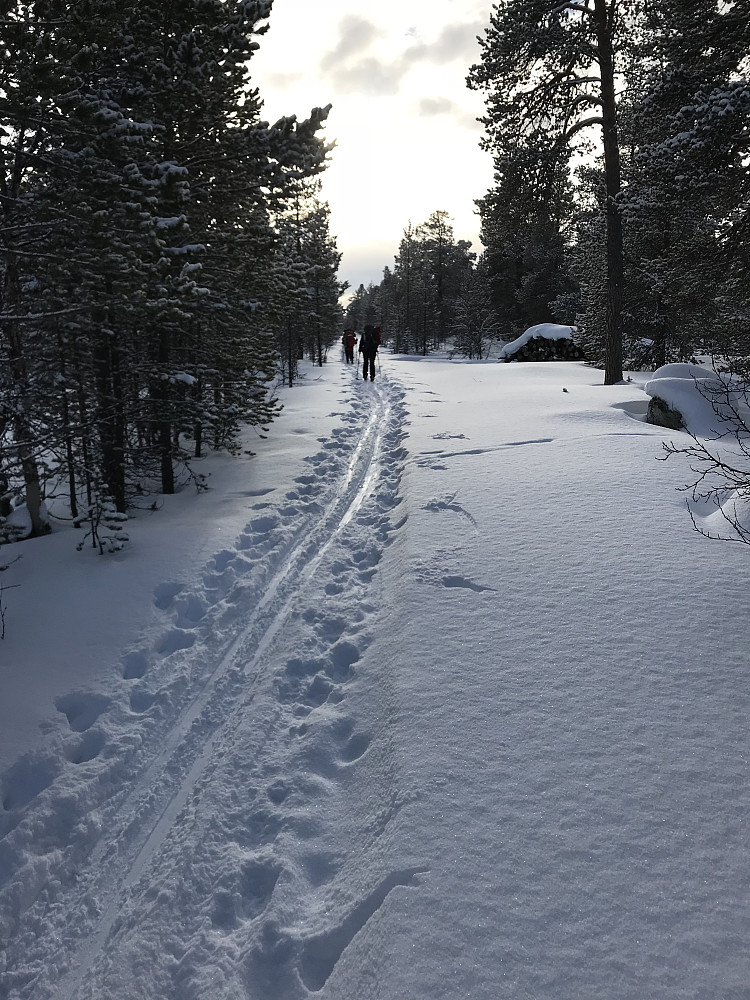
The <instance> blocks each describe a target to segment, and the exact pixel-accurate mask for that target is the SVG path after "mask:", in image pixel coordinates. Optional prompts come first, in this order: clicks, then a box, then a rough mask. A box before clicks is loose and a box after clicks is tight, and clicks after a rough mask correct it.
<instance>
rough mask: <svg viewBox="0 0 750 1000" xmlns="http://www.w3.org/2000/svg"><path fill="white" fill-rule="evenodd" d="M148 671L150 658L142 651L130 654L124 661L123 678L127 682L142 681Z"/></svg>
mask: <svg viewBox="0 0 750 1000" xmlns="http://www.w3.org/2000/svg"><path fill="white" fill-rule="evenodd" d="M147 670H148V657H147V655H146V653H145V652H144V651H143V650H141V649H138V650H135V651H134V652H132V653H128V654H127V656H126V657H125V659H124V660H123V664H122V676H123V678H124V679H125V680H126V681H137V680H140V679H141V677H143V675H144V674H145V673H146V671H147Z"/></svg>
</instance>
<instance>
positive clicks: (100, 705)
mask: <svg viewBox="0 0 750 1000" xmlns="http://www.w3.org/2000/svg"><path fill="white" fill-rule="evenodd" d="M109 705H110V700H109V698H105V697H104V695H100V694H82V693H78V692H75V693H73V694H65V695H62V696H61V697H60V698H58V699H57V701H56V702H55V708H56V709H57V711H58V712H62V714H63V715H64V716H65V718H66V719H67V720H68V725H69V726H70V728H71V729H72V730H73V732H74V733H84V732H85V731H86V730H87V729H90V728H91V727H92V726H93V725H94V723H95V722H96V720H97V719H98V718H99V716H100V715H101V714H102V712H105V711H106V710H107V709H108V708H109Z"/></svg>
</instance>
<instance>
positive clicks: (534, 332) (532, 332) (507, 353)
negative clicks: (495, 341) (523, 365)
mask: <svg viewBox="0 0 750 1000" xmlns="http://www.w3.org/2000/svg"><path fill="white" fill-rule="evenodd" d="M574 329H575V327H572V326H562V325H560V324H558V323H539V324H538V325H537V326H531V327H529V329H528V330H526V331H525V332H524V333H522V334H521V336H520V337H518V338H517V339H516V340H514V341H513V342H512V343H510V344H506V345H505V347H503V349H502V350H501V351H500V360H501V361H506V362H507V361H582V360H583V359H584V355H583V351H582V350H581V349H580V347H579V346H578V345H577V344H576V343H575V341H574V340H573V330H574Z"/></svg>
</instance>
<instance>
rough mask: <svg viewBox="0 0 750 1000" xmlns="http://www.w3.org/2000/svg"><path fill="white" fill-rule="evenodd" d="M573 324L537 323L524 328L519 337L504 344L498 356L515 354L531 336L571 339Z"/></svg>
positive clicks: (543, 338) (545, 338)
mask: <svg viewBox="0 0 750 1000" xmlns="http://www.w3.org/2000/svg"><path fill="white" fill-rule="evenodd" d="M573 330H575V327H574V326H563V325H561V324H560V323H537V325H536V326H530V327H529V328H528V330H524V332H523V333H522V334H521V336H520V337H517V338H516V339H515V340H514V341H512V342H511V343H510V344H506V345H505V347H503V349H502V350H501V351H500V358H509V357H511V356H512V355H513V354H516V353H517V352H518V351H519V350H520V349H521V348H522V347H525V345H526V344H528V342H529V341H530V340H531V339H532V338H535V337H536V338H539V339H540V340H572V339H573Z"/></svg>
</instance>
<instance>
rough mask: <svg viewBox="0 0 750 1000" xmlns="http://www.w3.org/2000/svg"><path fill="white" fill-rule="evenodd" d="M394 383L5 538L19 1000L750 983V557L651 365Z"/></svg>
mask: <svg viewBox="0 0 750 1000" xmlns="http://www.w3.org/2000/svg"><path fill="white" fill-rule="evenodd" d="M382 367H383V372H382V376H380V377H379V378H378V379H377V380H376V381H375V383H373V384H371V383H369V382H368V383H363V382H361V381H357V380H356V379H355V376H354V372H353V371H352V369H351V368H346V367H345V366H339V365H338V364H337V363H331V364H328V365H327V366H326V367H325V368H324V369H322V371H321V370H317V369H309V370H308V379H307V380H306V382H305V384H304V385H303V386H301V387H298V388H295V389H294V390H293V391H292V392H290V393H288V395H287V407H286V409H285V411H284V413H283V414H282V416H281V418H280V420H279V421H278V423H277V424H276V425H274V428H273V430H272V434H271V437H270V438H269V439H268V440H266V441H259V442H251V446H252V447H253V449H254V450H255V451H257V452H258V455H257V457H255V458H253V459H251V460H244V459H241V458H240V459H232V458H228V457H221V456H218V457H213V458H210V459H207V460H206V461H205V462H204V463H203V464H202V469H203V470H205V471H210V472H211V474H212V475H211V479H210V482H211V485H212V489H211V491H210V492H209V493H207V494H202V495H200V496H198V495H195V494H193V493H191V492H190V491H185V492H184V493H182V494H180V495H179V496H176V497H173V498H169V499H168V501H167V502H166V503H165V510H164V511H163V512H160V513H153V514H146V513H144V514H141V515H140V516H139V517H138V518H136V519H134V520H133V522H132V523H131V525H130V534H131V538H132V539H133V542H132V545H131V546H130V547H129V548H128V549H126V550H125V551H123V552H121V553H117V554H115V555H110V556H101V557H99V556H97V555H96V554H95V553H93V552H92V551H90V550H86V551H84V552H81V553H76V552H75V551H73V546H74V539H73V533H72V532H69V531H60V532H59V533H58V534H57V535H55V536H53V537H51V538H48V539H41V540H38V541H34V542H28V543H22V544H20V545H18V546H16V547H15V548H16V551H18V552H22V553H23V558H22V559H21V561H20V562H18V563H15V564H14V565H12V566H11V567H10V569H8V570H7V571H6V572H5V573H4V574H3V576H2V578H1V579H0V583H2V584H3V585H4V586H5V587H11V586H12V587H13V588H14V589H7V590H6V591H5V593H4V595H3V603H4V605H5V620H6V638H5V640H4V641H3V642H1V643H0V692H2V698H1V699H0V803H1V805H0V997H3V998H8V1000H51V998H54V1000H104V998H107V1000H136V998H138V1000H143V998H149V1000H162V998H164V1000H207V998H210V1000H230V998H231V1000H239V998H243V1000H245V998H247V1000H303V998H306V997H309V996H319V997H321V998H323V1000H368V998H373V1000H376V998H377V1000H397V998H398V1000H401V998H404V1000H405V998H410V1000H413V998H425V1000H427V998H429V1000H441V998H445V1000H448V998H450V1000H458V998H468V997H476V998H482V1000H485V998H486V1000H490V998H492V1000H499V998H508V1000H521V998H529V1000H531V998H534V1000H567V998H570V1000H573V998H575V1000H651V998H659V1000H672V998H674V1000H693V998H694V1000H706V998H711V1000H714V998H725V1000H746V998H747V997H749V996H750V992H749V991H750V987H748V983H750V952H749V951H748V948H747V942H748V940H750V900H749V890H750V851H749V850H748V806H749V805H750V786H749V784H748V769H747V757H748V749H749V744H750V735H749V732H750V729H749V726H748V721H749V720H748V698H747V686H748V685H747V667H748V655H747V643H746V630H747V621H748V610H749V609H748V594H747V587H746V586H744V583H743V581H744V579H745V576H746V567H747V559H748V556H749V555H750V553H748V550H747V549H746V548H745V547H744V546H742V545H730V544H726V543H717V542H709V541H706V540H705V539H704V538H702V537H701V536H700V535H698V534H697V533H696V532H695V531H694V530H693V529H692V526H691V522H690V519H689V517H688V515H687V513H686V511H685V507H684V496H683V494H680V493H678V492H676V489H675V488H676V487H678V486H680V485H682V484H683V483H685V482H686V481H687V480H688V479H689V471H688V470H687V469H686V468H685V467H684V466H681V465H680V461H679V459H671V460H670V461H669V462H659V461H656V459H657V458H658V457H660V456H661V454H662V448H661V442H662V440H664V438H665V436H666V437H671V438H675V437H678V436H679V434H678V432H674V433H673V432H664V431H662V430H660V429H658V428H655V427H652V426H650V425H647V424H645V423H644V422H643V415H644V414H645V410H646V404H647V401H648V397H647V395H646V393H645V392H644V391H643V389H642V388H641V385H642V384H643V383H645V381H646V380H647V377H648V376H645V375H644V376H642V377H641V376H638V377H636V379H635V381H634V382H633V383H631V384H623V385H619V386H616V387H604V386H602V385H601V384H600V382H601V374H600V373H598V372H596V371H594V370H592V369H589V368H587V367H585V366H584V365H581V364H575V363H567V364H564V363H556V364H546V365H534V364H525V365H524V364H511V365H503V364H497V363H493V362H489V363H477V362H475V363H466V362H464V363H461V362H458V361H454V362H450V361H447V360H435V359H414V358H392V357H389V356H387V355H386V356H385V357H383V359H382ZM563 389H565V390H567V391H566V392H564V391H563ZM1 554H2V556H3V558H4V561H5V562H7V561H8V560H9V558H11V557H12V553H11V552H9V551H8V549H5V550H3V552H2V553H1ZM16 585H18V586H16Z"/></svg>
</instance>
